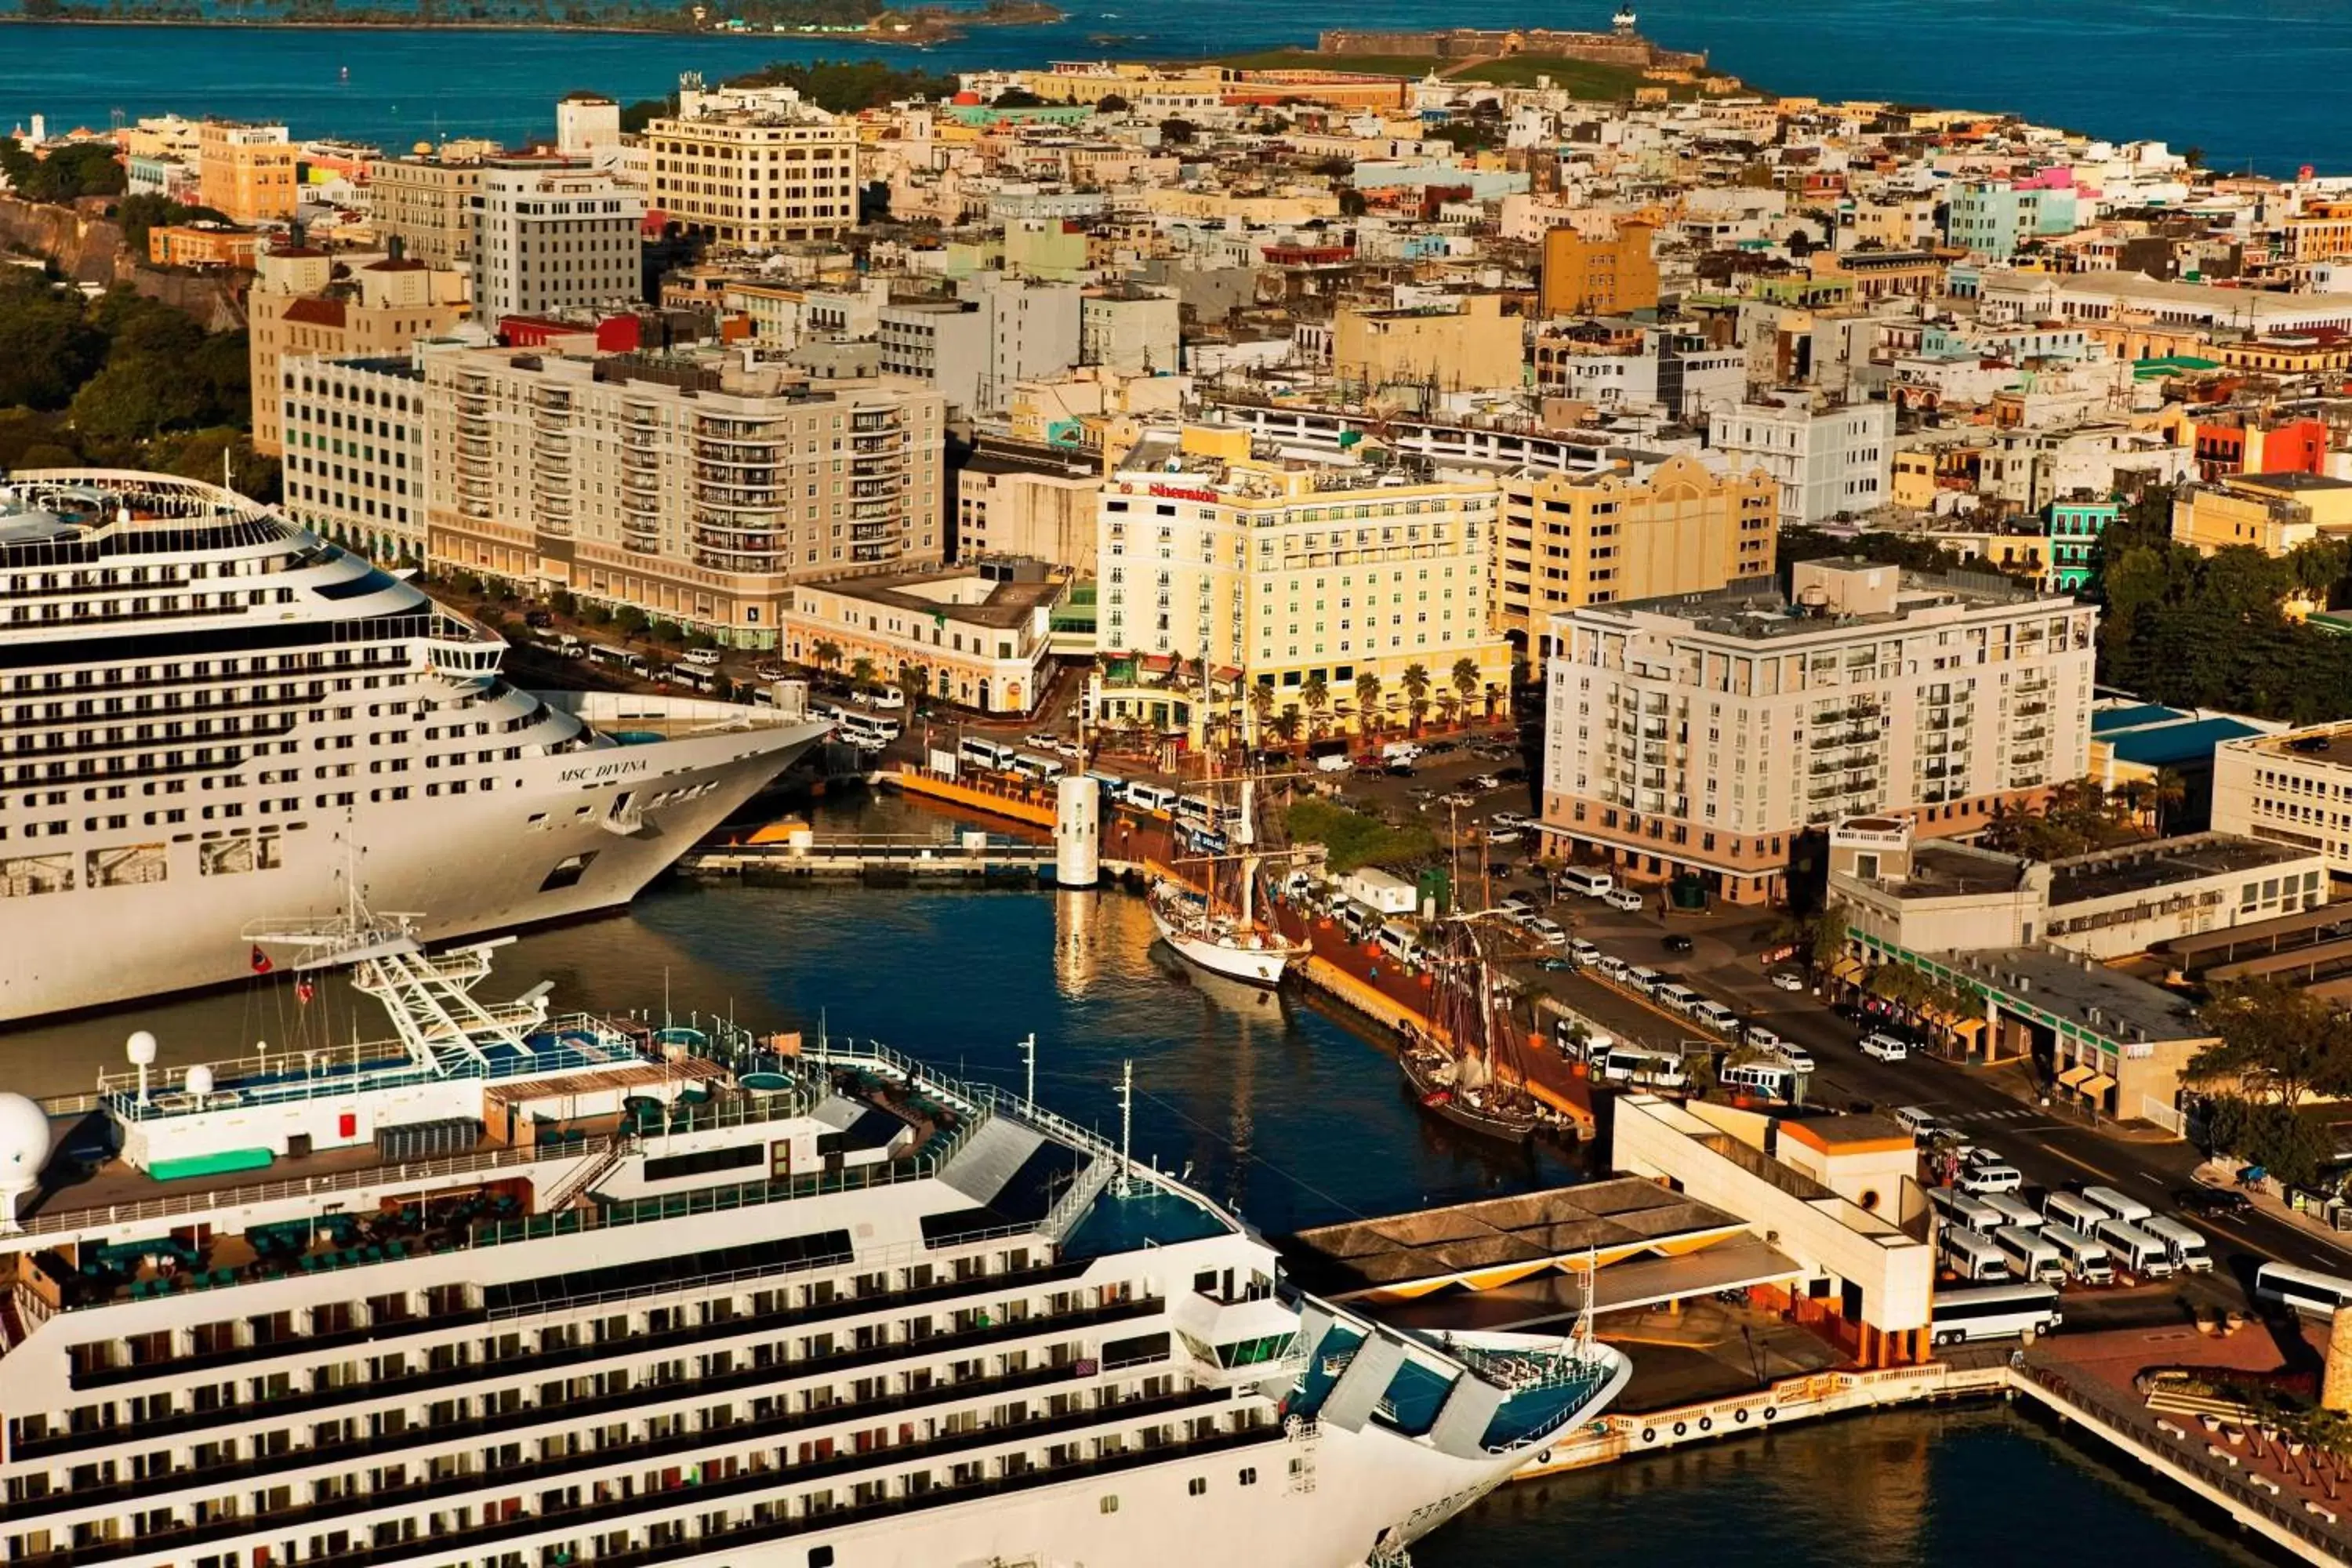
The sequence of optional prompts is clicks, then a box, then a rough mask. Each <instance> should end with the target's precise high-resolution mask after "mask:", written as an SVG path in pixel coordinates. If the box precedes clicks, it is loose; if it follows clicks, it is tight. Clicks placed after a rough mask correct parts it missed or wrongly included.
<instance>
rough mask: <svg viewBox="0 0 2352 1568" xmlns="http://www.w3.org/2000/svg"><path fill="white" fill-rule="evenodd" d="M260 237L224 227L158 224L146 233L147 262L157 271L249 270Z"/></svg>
mask: <svg viewBox="0 0 2352 1568" xmlns="http://www.w3.org/2000/svg"><path fill="white" fill-rule="evenodd" d="M260 243H261V237H260V236H259V235H257V234H256V233H255V232H254V231H253V230H251V229H249V228H232V227H230V226H228V225H226V224H221V223H213V222H210V221H205V222H201V223H174V224H158V225H156V226H154V227H153V228H151V229H149V230H148V231H147V259H148V260H150V261H152V262H153V263H154V264H155V265H156V266H158V267H232V268H245V269H249V268H251V267H252V266H253V258H254V253H255V251H256V250H257V248H258V247H259V246H260Z"/></svg>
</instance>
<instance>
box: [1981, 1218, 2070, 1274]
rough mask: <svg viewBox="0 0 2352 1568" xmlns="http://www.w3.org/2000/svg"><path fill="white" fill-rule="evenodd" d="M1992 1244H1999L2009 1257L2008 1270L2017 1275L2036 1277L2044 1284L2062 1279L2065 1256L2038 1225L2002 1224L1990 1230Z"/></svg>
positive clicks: (1997, 1245) (2002, 1253) (2002, 1252)
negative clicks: (2059, 1252) (2030, 1227)
mask: <svg viewBox="0 0 2352 1568" xmlns="http://www.w3.org/2000/svg"><path fill="white" fill-rule="evenodd" d="M1992 1244H1993V1245H1994V1246H1995V1247H2000V1250H2001V1255H2002V1256H2003V1257H2005V1258H2008V1259H2009V1267H2010V1271H2011V1273H2013V1274H2015V1275H2016V1276H2017V1277H2018V1278H2019V1279H2038V1280H2040V1281H2041V1282H2042V1284H2044V1285H2063V1284H2064V1283H2066V1260H2065V1259H2064V1258H2061V1257H2060V1256H2059V1255H2058V1248H2057V1247H2054V1246H2053V1245H2051V1242H2050V1239H2049V1238H2048V1237H2045V1236H2043V1235H2042V1232H2041V1231H2040V1230H2039V1229H2038V1228H2037V1229H2032V1230H2029V1229H2027V1228H2026V1227H2025V1226H2020V1225H2005V1226H2001V1227H2000V1229H1999V1230H1996V1231H1994V1232H1993V1233H1992Z"/></svg>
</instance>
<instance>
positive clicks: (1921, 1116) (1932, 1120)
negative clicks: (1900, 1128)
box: [1895, 1105, 1944, 1142]
mask: <svg viewBox="0 0 2352 1568" xmlns="http://www.w3.org/2000/svg"><path fill="white" fill-rule="evenodd" d="M1895 1121H1899V1122H1901V1123H1902V1124H1903V1125H1904V1126H1905V1127H1906V1128H1907V1129H1909V1130H1910V1132H1911V1135H1912V1136H1913V1137H1914V1138H1917V1139H1920V1140H1921V1141H1923V1142H1924V1141H1926V1140H1927V1139H1928V1138H1930V1137H1933V1136H1934V1135H1935V1133H1936V1131H1937V1130H1938V1129H1940V1128H1941V1127H1942V1126H1943V1125H1944V1124H1943V1123H1942V1122H1940V1121H1937V1120H1936V1113H1935V1112H1934V1111H1932V1110H1928V1109H1927V1107H1926V1106H1924V1105H1898V1106H1896V1107H1895Z"/></svg>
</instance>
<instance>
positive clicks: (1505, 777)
mask: <svg viewBox="0 0 2352 1568" xmlns="http://www.w3.org/2000/svg"><path fill="white" fill-rule="evenodd" d="M1504 754H1505V755H1506V756H1507V755H1509V753H1508V752H1505V753H1504ZM1495 782H1496V784H1498V785H1499V784H1525V783H1527V782H1528V770H1527V769H1526V768H1524V767H1522V766H1520V765H1519V764H1518V763H1512V764H1511V765H1510V766H1509V767H1507V768H1496V770H1495Z"/></svg>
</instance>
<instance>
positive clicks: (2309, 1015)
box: [2181, 975, 2352, 1110]
mask: <svg viewBox="0 0 2352 1568" xmlns="http://www.w3.org/2000/svg"><path fill="white" fill-rule="evenodd" d="M2202 1017H2203V1019H2204V1024H2205V1027H2206V1028H2207V1029H2208V1030H2210V1032H2211V1033H2212V1034H2213V1035H2214V1036H2216V1037H2217V1038H2216V1039H2215V1042H2214V1043H2213V1044H2212V1045H2210V1046H2209V1047H2206V1048H2205V1049H2204V1050H2202V1051H2200V1052H2199V1053H2198V1054H2197V1055H2196V1056H2194V1057H2191V1058H2189V1065H2188V1066H2187V1067H2186V1068H2184V1069H2183V1070H2182V1073H2181V1077H2182V1078H2183V1079H2185V1080H2187V1081H2188V1082H2189V1083H2193V1084H2199V1085H2203V1086H2207V1087H2210V1088H2211V1089H2214V1090H2216V1091H2217V1092H2221V1093H2225V1094H2234V1095H2236V1096H2238V1097H2239V1098H2241V1099H2244V1100H2252V1101H2253V1102H2255V1103H2257V1104H2270V1105H2280V1106H2284V1107H2287V1108H2288V1109H2290V1110H2292V1109H2294V1108H2295V1107H2298V1106H2300V1105H2302V1104H2303V1102H2304V1101H2305V1100H2307V1099H2309V1098H2311V1097H2313V1096H2315V1095H2317V1096H2323V1097H2326V1098H2331V1099H2333V1098H2337V1097H2341V1096H2343V1095H2346V1094H2352V1014H2347V1013H2345V1012H2342V1011H2340V1010H2339V1009H2338V1008H2337V1007H2336V1005H2335V1004H2334V1003H2332V1002H2329V1001H2327V1000H2326V998H2324V997H2319V996H2315V995H2313V994H2311V993H2310V992H2308V991H2305V990H2303V989H2302V988H2300V987H2299V986H2296V985H2294V984H2290V983H2289V982H2287V981H2284V980H2280V979H2277V978H2275V977H2273V976H2268V975H2263V976H2257V977H2255V978H2253V979H2251V980H2245V981H2241V982H2238V983H2236V984H2231V985H2229V986H2227V987H2226V988H2223V989H2221V990H2220V991H2219V992H2217V994H2215V996H2214V997H2213V1000H2212V1001H2210V1002H2209V1003H2207V1004H2206V1005H2205V1007H2204V1009H2203V1012H2202Z"/></svg>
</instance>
